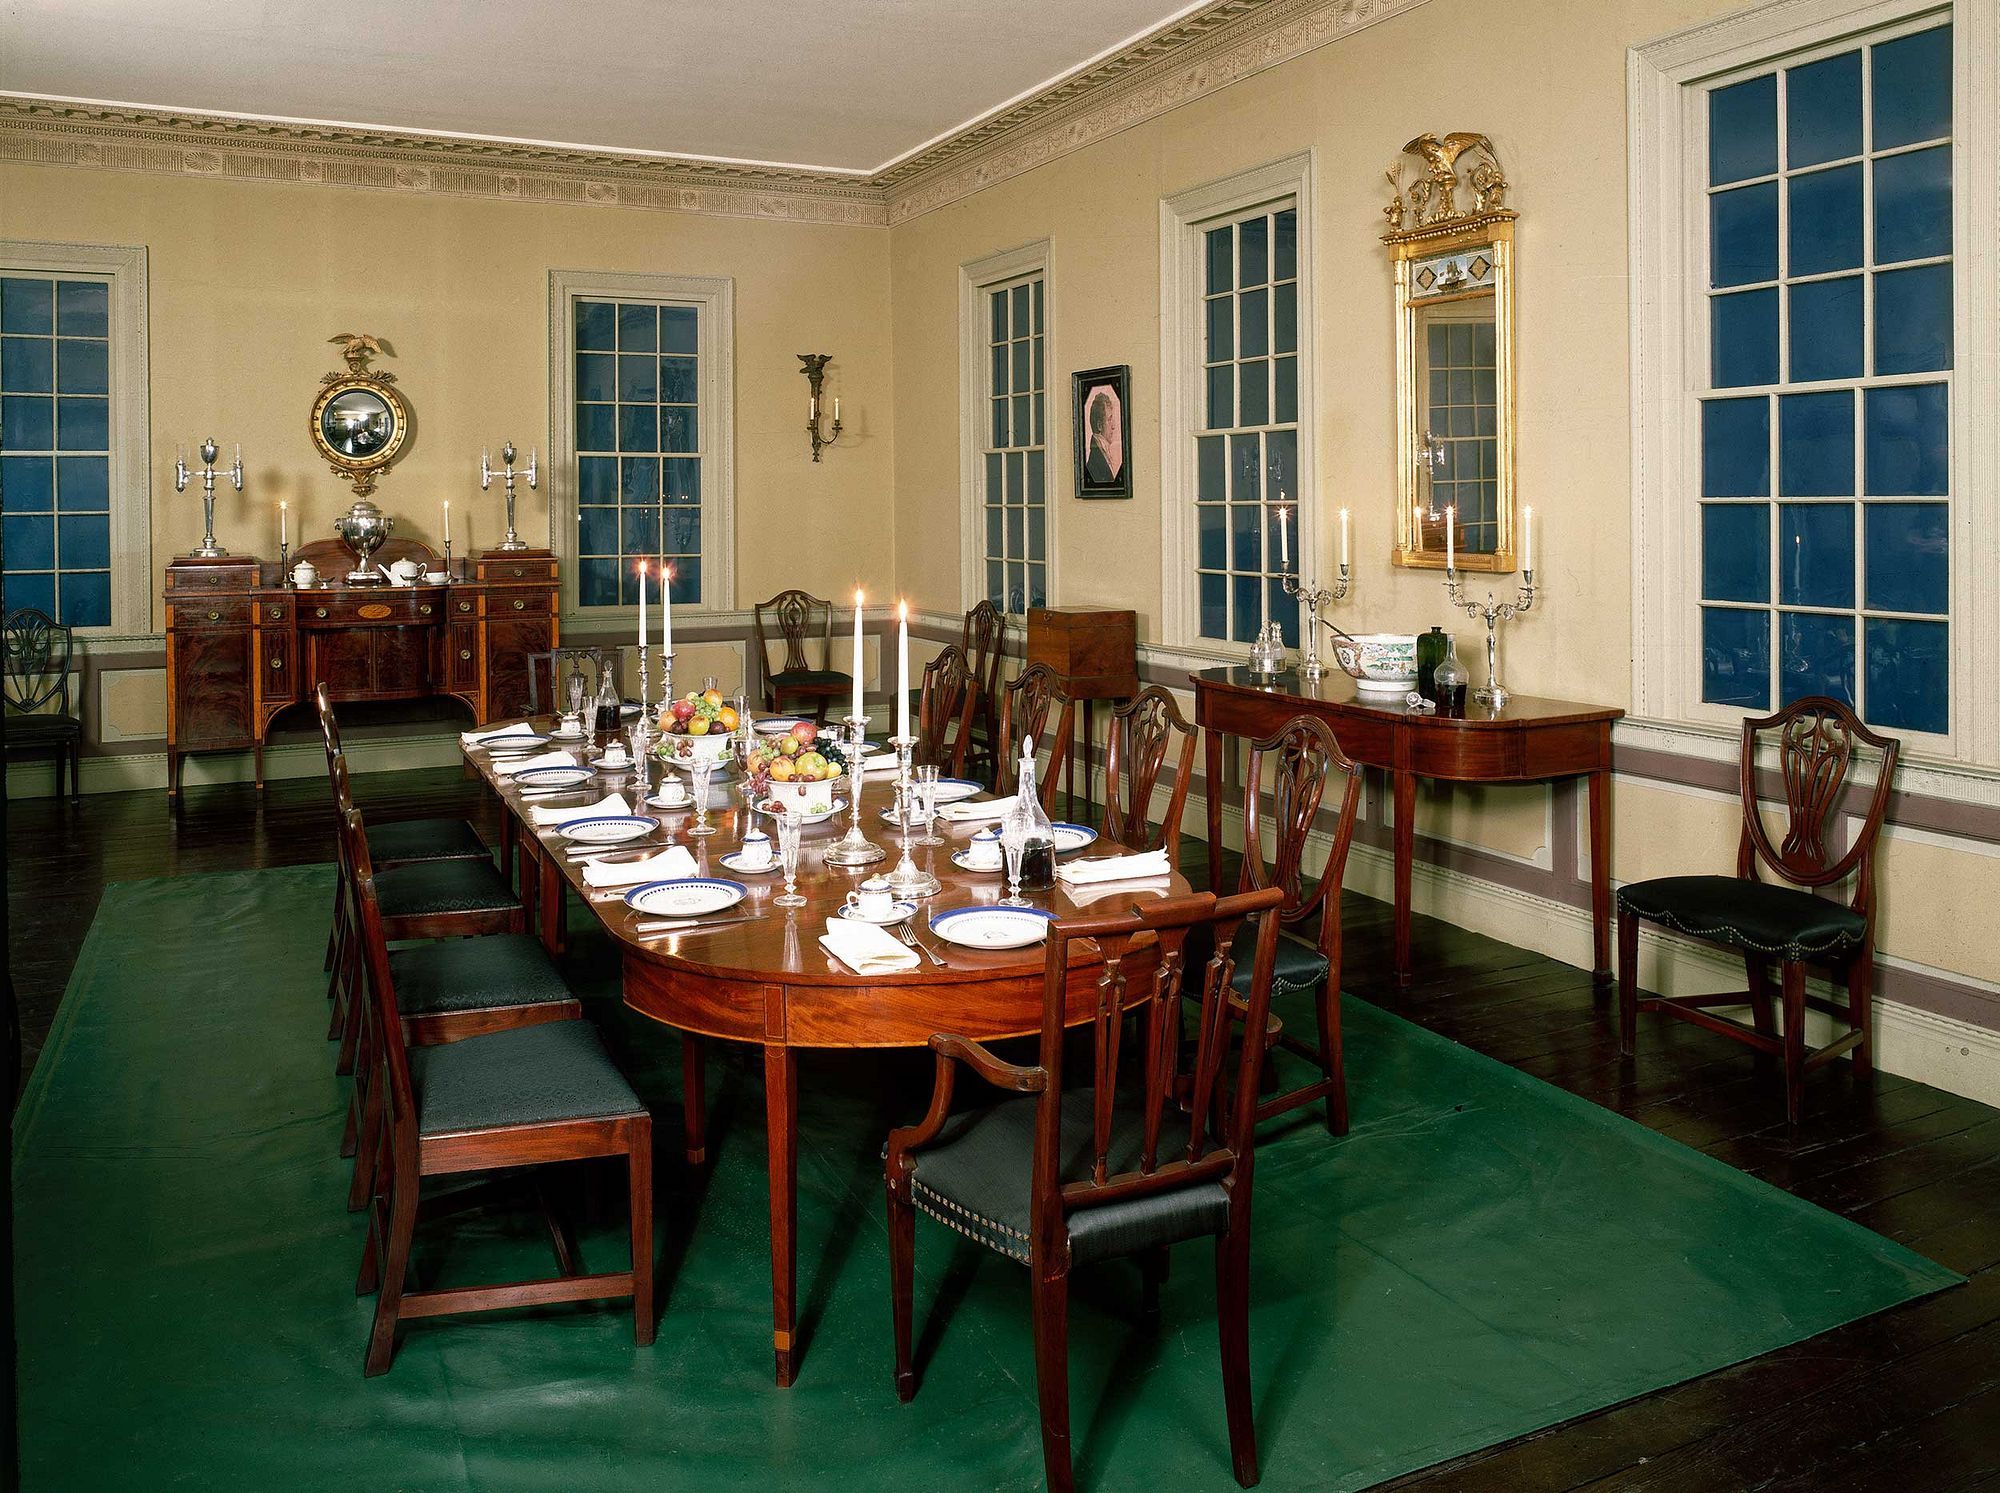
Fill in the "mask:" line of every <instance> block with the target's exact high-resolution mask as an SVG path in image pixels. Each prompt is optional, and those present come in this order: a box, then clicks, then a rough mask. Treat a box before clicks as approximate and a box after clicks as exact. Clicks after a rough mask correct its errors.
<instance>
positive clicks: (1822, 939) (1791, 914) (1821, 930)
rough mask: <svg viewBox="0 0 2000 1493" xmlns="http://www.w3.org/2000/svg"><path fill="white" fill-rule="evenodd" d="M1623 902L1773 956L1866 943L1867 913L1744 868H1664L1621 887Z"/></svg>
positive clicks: (1651, 918)
mask: <svg viewBox="0 0 2000 1493" xmlns="http://www.w3.org/2000/svg"><path fill="white" fill-rule="evenodd" d="M1618 906H1619V908H1620V910H1622V911H1625V912H1630V913H1634V914H1636V915H1637V916H1639V917H1642V918H1644V919H1646V920H1647V921H1648V922H1652V923H1659V924H1661V925H1662V926H1664V927H1667V928H1672V929H1673V930H1674V931H1675V932H1677V933H1688V934H1692V935H1693V936H1694V937H1696V938H1705V939H1708V940H1709V941H1710V942H1712V943H1720V944H1728V945H1730V946H1732V947H1734V948H1739V949H1749V950H1751V951H1752V952H1754V953H1758V954H1766V955H1769V956H1770V957H1771V958H1773V959H1804V960H1812V961H1815V962H1817V961H1821V960H1836V961H1837V960H1840V959H1843V958H1845V957H1846V956H1847V955H1849V954H1851V953H1853V952H1854V951H1855V950H1856V949H1858V948H1859V947H1860V946H1861V941H1862V939H1863V938H1865V937H1866V936H1867V931H1868V924H1867V920H1866V919H1864V918H1863V917H1862V916H1861V914H1860V913H1858V912H1855V911H1854V910H1853V909H1852V908H1849V907H1846V906H1843V905H1842V904H1841V903H1838V902H1832V901H1829V900H1827V899H1826V898H1825V897H1815V896H1814V895H1813V894H1812V893H1811V892H1805V891H1801V890H1799V889H1798V888H1797V887H1789V886H1773V885H1771V884H1770V883H1769V882H1763V881H1749V880H1745V879H1743V878H1741V877H1736V876H1662V877H1659V878H1657V879H1656V880H1653V881H1635V882H1633V883H1631V884H1630V885H1629V886H1623V887H1620V888H1619V889H1618Z"/></svg>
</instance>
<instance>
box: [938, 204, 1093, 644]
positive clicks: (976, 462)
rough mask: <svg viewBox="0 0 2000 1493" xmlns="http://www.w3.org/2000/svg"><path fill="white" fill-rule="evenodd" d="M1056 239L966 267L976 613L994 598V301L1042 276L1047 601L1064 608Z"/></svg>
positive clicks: (961, 291)
mask: <svg viewBox="0 0 2000 1493" xmlns="http://www.w3.org/2000/svg"><path fill="white" fill-rule="evenodd" d="M1051 261H1052V254H1051V247H1050V242H1049V240H1048V239H1045V238H1040V239H1036V240H1035V241H1034V242H1033V243H1027V244H1022V245H1020V246H1018V247H1017V248H1013V249H1003V250H1001V251H1000V252H999V253H997V254H988V255H986V256H984V257H983V258H980V259H972V260H967V261H966V262H965V263H964V264H962V265H960V266H959V270H958V379H959V393H958V410H959V440H958V451H959V480H958V491H959V520H958V532H959V541H960V542H959V600H960V602H961V603H962V605H963V607H964V609H965V610H967V611H970V610H971V609H972V608H973V607H975V606H977V605H978V604H979V603H980V602H981V601H983V600H984V599H985V597H986V576H985V572H984V569H983V566H982V560H983V558H984V554H985V543H984V536H985V533H986V511H985V510H986V498H985V493H984V489H983V487H982V484H983V483H984V482H985V480H986V475H985V470H984V468H985V455H986V436H987V433H988V432H989V431H990V430H991V429H992V419H993V414H992V406H991V403H990V400H991V395H992V390H991V387H990V386H991V384H992V381H993V377H992V371H991V368H990V366H989V357H990V352H991V338H990V336H989V333H988V324H987V322H986V316H987V314H988V309H987V305H986V297H987V293H988V292H989V291H994V290H998V289H999V288H1000V287H1001V286H1003V285H1010V284H1012V283H1013V282H1014V281H1017V280H1025V279H1028V278H1029V277H1030V276H1034V275H1039V276H1041V279H1042V391H1043V392H1042V404H1043V408H1044V410H1045V412H1046V413H1045V414H1044V416H1043V423H1042V523H1043V536H1044V555H1043V564H1044V574H1045V576H1046V581H1045V589H1046V591H1047V597H1046V602H1045V604H1046V605H1048V606H1056V605H1058V604H1059V603H1058V598H1059V597H1060V596H1061V594H1062V591H1061V587H1060V582H1059V580H1058V576H1059V574H1060V567H1059V564H1058V560H1057V557H1058V556H1059V555H1060V554H1061V553H1062V548H1061V546H1060V545H1058V544H1057V543H1056V513H1057V510H1058V507H1059V505H1058V504H1057V502H1056V490H1057V489H1056V482H1057V473H1058V471H1067V470H1068V468H1067V466H1063V467H1058V465H1057V462H1056V452H1057V449H1058V447H1057V441H1058V437H1059V436H1060V437H1062V438H1063V449H1064V460H1065V461H1067V459H1068V452H1067V445H1068V441H1067V437H1068V434H1069V432H1068V430H1067V429H1066V428H1065V423H1064V422H1065V418H1066V417H1065V416H1064V415H1063V412H1064V411H1066V410H1067V409H1068V407H1069V405H1068V400H1067V398H1063V399H1058V398H1057V388H1056V376H1055V370H1056V367H1057V364H1056V304H1055V277H1054V275H1052V274H1051V273H1050V264H1051Z"/></svg>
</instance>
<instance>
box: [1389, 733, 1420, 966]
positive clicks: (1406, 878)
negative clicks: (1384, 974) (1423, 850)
mask: <svg viewBox="0 0 2000 1493" xmlns="http://www.w3.org/2000/svg"><path fill="white" fill-rule="evenodd" d="M1389 777H1390V780H1391V782H1392V783H1393V784H1394V786H1395V806H1394V807H1395V816H1396V824H1395V831H1396V954H1395V971H1396V988H1397V989H1398V990H1408V989H1409V988H1410V864H1411V862H1412V861H1413V860H1415V858H1416V853H1417V775H1416V774H1415V773H1413V772H1391V773H1390V774H1389Z"/></svg>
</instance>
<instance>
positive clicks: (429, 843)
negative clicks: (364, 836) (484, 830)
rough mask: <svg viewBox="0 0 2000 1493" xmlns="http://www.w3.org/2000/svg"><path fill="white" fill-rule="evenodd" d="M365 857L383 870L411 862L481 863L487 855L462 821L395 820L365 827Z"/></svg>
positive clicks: (476, 836)
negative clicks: (366, 841)
mask: <svg viewBox="0 0 2000 1493" xmlns="http://www.w3.org/2000/svg"><path fill="white" fill-rule="evenodd" d="M368 857H369V859H370V860H372V861H374V863H375V864H376V865H377V866H378V867H386V866H394V865H404V864H407V863H409V862H411V861H456V860H482V861H483V860H487V859H489V852H488V851H487V849H486V842H485V841H484V840H482V839H480V838H479V834H478V832H477V831H476V830H474V829H473V827H472V826H471V825H469V824H467V823H466V822H465V821H464V820H463V819H396V820H392V821H390V822H389V823H387V824H370V825H369V826H368Z"/></svg>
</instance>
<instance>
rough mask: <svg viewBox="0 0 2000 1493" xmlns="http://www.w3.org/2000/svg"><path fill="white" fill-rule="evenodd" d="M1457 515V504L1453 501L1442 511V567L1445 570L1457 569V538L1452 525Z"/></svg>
mask: <svg viewBox="0 0 2000 1493" xmlns="http://www.w3.org/2000/svg"><path fill="white" fill-rule="evenodd" d="M1457 517H1458V505H1457V504H1456V503H1453V504H1451V505H1450V506H1449V507H1447V508H1446V509H1445V511H1444V568H1445V569H1446V570H1456V569H1458V540H1457V537H1456V535H1455V533H1454V531H1453V525H1454V524H1455V523H1456V522H1457Z"/></svg>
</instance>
